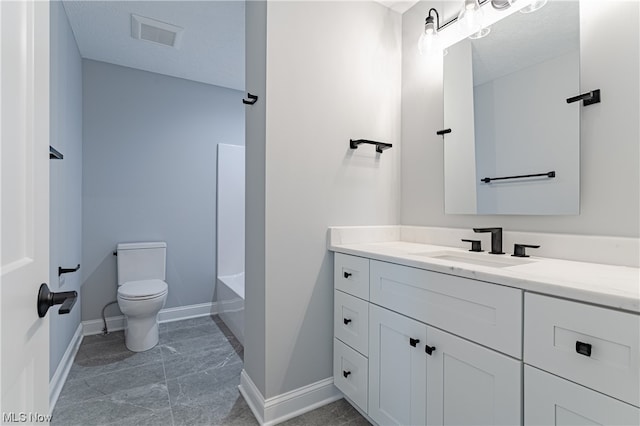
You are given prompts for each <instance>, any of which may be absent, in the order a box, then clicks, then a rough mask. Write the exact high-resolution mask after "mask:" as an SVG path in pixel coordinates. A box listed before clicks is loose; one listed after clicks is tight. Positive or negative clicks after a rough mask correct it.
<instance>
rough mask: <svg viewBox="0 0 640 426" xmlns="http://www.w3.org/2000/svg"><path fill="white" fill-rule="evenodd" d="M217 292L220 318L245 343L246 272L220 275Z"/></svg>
mask: <svg viewBox="0 0 640 426" xmlns="http://www.w3.org/2000/svg"><path fill="white" fill-rule="evenodd" d="M216 292H217V301H218V313H219V315H220V318H221V319H222V321H224V323H225V324H226V325H227V327H229V330H231V332H232V333H233V334H234V336H236V338H237V339H238V340H239V341H240V343H242V345H244V272H242V273H240V274H236V275H226V276H223V277H218V286H217V289H216Z"/></svg>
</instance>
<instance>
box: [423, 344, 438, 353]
mask: <svg viewBox="0 0 640 426" xmlns="http://www.w3.org/2000/svg"><path fill="white" fill-rule="evenodd" d="M435 350H436V347H435V346H428V345H427V346H425V347H424V351H425V352H426V353H427V355H431V354H432V353H433V351H435Z"/></svg>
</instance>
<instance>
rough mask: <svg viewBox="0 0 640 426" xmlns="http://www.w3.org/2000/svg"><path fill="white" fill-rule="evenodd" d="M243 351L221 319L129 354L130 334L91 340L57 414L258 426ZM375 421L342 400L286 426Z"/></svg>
mask: <svg viewBox="0 0 640 426" xmlns="http://www.w3.org/2000/svg"><path fill="white" fill-rule="evenodd" d="M242 351H243V348H242V345H241V344H240V343H239V342H238V341H237V339H236V338H235V337H234V336H233V335H232V334H231V333H230V332H229V330H228V329H227V328H226V327H225V326H224V323H222V322H221V321H220V320H219V318H218V317H217V316H214V317H204V318H197V319H192V320H184V321H177V322H172V323H165V324H161V325H160V343H159V344H158V346H156V347H155V348H153V349H151V350H149V351H146V352H140V353H135V352H130V351H128V350H127V348H126V347H125V345H124V334H123V333H122V332H114V333H111V334H109V335H106V336H101V335H98V336H89V337H85V338H84V340H83V342H82V345H81V346H80V350H79V351H78V354H77V355H76V358H75V360H74V363H73V366H72V367H71V371H70V372H69V377H68V378H67V382H66V383H65V385H64V387H63V389H62V392H61V394H60V397H59V398H58V402H57V404H56V406H55V409H54V412H53V419H52V422H51V424H52V425H54V426H57V425H82V426H89V425H154V426H155V425H157V426H161V425H257V422H256V421H255V419H254V417H253V414H252V413H251V410H250V409H249V407H248V405H247V404H246V402H245V401H244V399H243V398H242V396H241V395H240V393H239V392H238V384H239V383H240V372H241V371H242V356H243V352H242ZM284 424H285V425H288V426H298V425H323V426H324V425H345V426H346V425H349V426H359V425H368V424H369V423H368V422H367V421H366V420H365V419H364V418H363V417H362V416H361V415H360V414H359V413H358V412H357V411H356V410H355V409H354V408H353V407H351V406H350V405H349V404H348V403H347V402H346V401H344V400H340V401H337V402H334V403H333V404H329V405H327V406H324V407H321V408H319V409H317V410H314V411H311V412H309V413H306V414H303V415H302V416H299V417H296V418H294V419H291V420H289V421H287V422H285V423H284Z"/></svg>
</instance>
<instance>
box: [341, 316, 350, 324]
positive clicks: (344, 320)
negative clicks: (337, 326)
mask: <svg viewBox="0 0 640 426" xmlns="http://www.w3.org/2000/svg"><path fill="white" fill-rule="evenodd" d="M342 322H343V323H344V325H347V324H349V323H350V322H351V319H350V318H343V319H342Z"/></svg>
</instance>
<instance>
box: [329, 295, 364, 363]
mask: <svg viewBox="0 0 640 426" xmlns="http://www.w3.org/2000/svg"><path fill="white" fill-rule="evenodd" d="M333 303H334V305H333V306H334V310H333V317H334V321H333V333H334V335H335V337H337V338H338V339H340V340H342V341H343V342H344V343H346V344H347V345H349V346H351V347H352V348H353V349H355V350H356V351H358V352H360V353H361V354H364V355H367V352H368V349H369V302H366V301H364V300H362V299H358V298H357V297H353V296H351V295H349V294H346V293H343V292H341V291H339V290H336V291H335V295H334V302H333Z"/></svg>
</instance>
